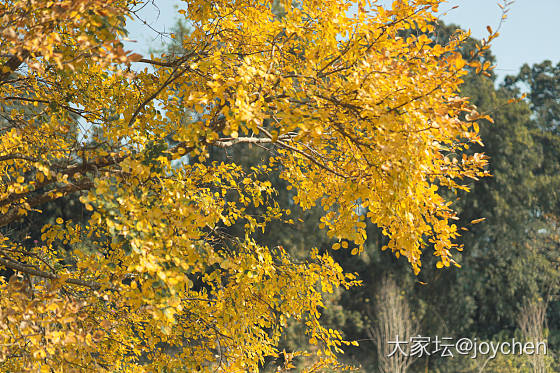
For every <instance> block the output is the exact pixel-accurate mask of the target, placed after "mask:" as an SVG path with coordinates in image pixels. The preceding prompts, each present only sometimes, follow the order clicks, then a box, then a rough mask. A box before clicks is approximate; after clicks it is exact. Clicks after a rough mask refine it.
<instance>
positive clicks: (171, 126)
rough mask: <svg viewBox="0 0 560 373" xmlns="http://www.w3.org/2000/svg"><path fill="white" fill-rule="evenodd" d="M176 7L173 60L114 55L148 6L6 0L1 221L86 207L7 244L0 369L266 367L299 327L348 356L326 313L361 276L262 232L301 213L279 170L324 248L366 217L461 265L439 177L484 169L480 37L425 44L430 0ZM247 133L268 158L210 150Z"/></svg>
mask: <svg viewBox="0 0 560 373" xmlns="http://www.w3.org/2000/svg"><path fill="white" fill-rule="evenodd" d="M185 3H186V4H185V5H186V8H185V9H181V10H179V13H180V14H181V15H183V16H184V17H185V20H186V22H188V24H189V25H192V32H190V33H185V34H184V35H182V40H180V41H179V42H180V43H181V45H182V49H181V51H182V52H181V53H180V54H178V55H171V56H169V57H162V58H156V57H152V58H143V57H142V56H140V55H138V54H135V53H130V52H125V51H124V50H123V48H122V44H121V42H120V39H121V38H122V37H123V36H124V34H125V31H124V26H125V21H126V19H127V18H132V17H134V16H135V12H136V10H137V9H139V8H140V7H141V6H142V3H141V2H140V1H137V0H122V1H115V2H106V1H100V0H82V1H56V2H55V1H53V2H47V1H42V0H31V1H29V0H26V1H23V0H3V1H2V2H1V3H0V19H1V20H2V22H1V23H0V24H1V25H2V26H0V35H1V39H0V43H1V47H2V53H3V54H2V56H1V57H0V58H1V60H0V69H1V71H0V108H1V112H0V115H1V122H0V140H1V141H0V144H1V145H0V167H1V179H0V227H6V226H8V225H9V224H13V223H14V222H18V221H22V220H23V221H24V220H25V219H29V218H30V217H32V216H37V215H40V214H42V213H43V210H42V209H43V208H44V206H46V205H47V204H48V203H50V202H52V201H55V200H57V199H60V198H65V197H68V196H74V197H76V198H78V199H79V201H80V203H81V204H82V206H83V208H84V209H85V211H87V213H85V217H86V218H85V219H84V220H85V221H78V220H76V219H69V218H67V217H66V218H63V217H62V216H58V217H57V218H56V219H55V221H54V222H53V223H52V224H44V225H43V226H42V227H41V232H42V235H41V237H40V240H37V242H33V243H32V244H30V243H28V242H25V243H24V242H22V241H21V239H20V238H19V236H17V235H13V234H11V233H12V232H11V231H9V230H5V231H3V234H2V235H1V236H0V240H1V243H0V266H1V267H3V268H4V269H10V270H12V271H14V272H15V273H16V275H15V276H12V277H11V278H10V279H9V280H8V279H6V280H4V279H2V280H0V292H1V294H2V296H1V298H0V330H1V332H0V346H1V347H0V367H1V368H2V370H5V371H27V370H38V369H40V370H43V371H73V370H76V371H81V370H84V371H85V370H88V369H89V370H91V369H93V370H98V371H134V372H139V371H170V370H174V369H186V370H188V371H193V370H202V371H207V370H208V371H210V370H211V371H216V370H221V371H228V372H234V371H254V370H256V369H257V367H258V365H259V364H261V363H262V362H263V361H264V359H265V357H267V356H278V355H279V351H278V349H277V347H276V346H277V343H278V340H279V338H280V336H281V334H282V332H283V329H284V327H285V325H286V322H287V320H288V319H289V318H293V319H296V320H304V321H305V327H306V333H307V337H308V339H309V343H310V344H312V345H316V348H315V351H316V354H317V355H318V356H320V360H318V361H317V364H315V365H314V366H313V367H310V369H311V370H313V369H319V368H320V367H321V366H323V365H325V364H336V362H335V360H336V359H335V355H336V353H337V352H341V351H342V350H341V348H342V347H343V345H344V344H349V343H350V342H347V341H344V340H342V338H341V336H340V333H339V332H338V331H336V330H332V329H328V328H325V327H323V326H322V324H321V322H320V316H321V315H320V310H321V309H322V307H323V305H324V303H323V300H324V296H323V294H324V293H330V292H332V291H333V289H334V288H336V287H340V286H343V287H350V286H353V285H356V284H357V281H356V277H355V276H354V275H353V274H345V273H343V271H342V269H341V267H340V265H339V264H337V262H336V261H335V260H333V258H332V256H331V255H330V254H329V252H328V251H327V252H319V251H318V250H317V249H314V248H309V252H310V255H309V258H310V259H308V260H305V261H301V260H296V259H295V258H293V257H292V256H290V255H289V254H288V253H287V251H286V250H285V249H284V248H283V247H281V246H273V247H272V246H271V247H268V246H265V245H262V244H259V243H258V242H257V241H256V240H255V238H254V237H255V235H256V232H257V231H261V232H264V233H266V231H267V225H268V224H269V223H270V222H271V221H274V220H279V221H284V222H286V224H290V223H291V221H290V211H289V210H287V209H283V208H280V207H279V205H278V204H277V202H276V201H275V200H274V197H275V190H274V188H273V187H272V185H271V182H270V181H269V180H268V175H269V174H270V172H271V171H272V170H278V171H279V175H280V177H281V178H282V180H284V181H285V183H286V185H287V188H289V189H291V190H293V193H294V197H293V203H295V204H297V205H298V206H299V207H300V208H301V209H303V210H306V209H309V208H311V207H312V206H314V205H321V206H322V209H323V213H322V216H321V218H320V221H319V222H317V223H318V225H319V227H320V228H321V229H325V230H326V232H327V234H328V235H329V237H331V238H333V239H334V240H336V241H337V242H336V243H335V244H334V245H333V247H332V249H333V250H337V249H340V248H342V249H346V248H349V247H350V248H352V249H351V254H356V253H359V252H360V251H361V250H363V245H364V242H365V240H366V236H367V235H366V222H365V221H366V220H367V221H369V222H370V223H371V224H374V225H376V226H377V227H379V229H380V230H381V231H382V233H383V234H384V235H385V236H386V237H387V243H386V245H385V246H384V249H388V250H390V251H392V252H394V253H395V255H396V256H403V257H405V258H407V260H408V261H409V262H410V265H411V267H412V268H413V270H414V271H415V272H416V273H417V272H418V271H420V267H421V260H420V255H421V254H422V251H423V250H424V249H425V248H426V247H433V254H434V255H435V256H436V257H437V267H438V268H441V267H446V266H450V265H451V264H454V263H455V262H454V259H453V251H454V250H455V249H457V248H459V247H458V246H457V244H456V243H455V241H454V240H455V239H456V238H457V236H458V228H457V226H456V225H455V224H454V223H453V222H454V220H456V214H455V213H454V211H453V210H452V209H451V208H450V203H449V202H448V200H447V199H446V198H444V197H443V196H442V193H441V189H442V188H447V189H449V190H461V189H465V186H464V185H463V183H464V179H465V178H473V179H476V178H478V177H481V176H484V175H485V174H486V172H485V171H484V170H483V167H484V166H485V164H486V160H485V157H484V156H483V155H482V154H480V153H471V154H466V153H465V152H464V151H465V149H467V148H468V146H469V145H470V144H471V143H473V142H479V141H480V140H479V138H478V135H477V132H478V125H477V122H476V121H477V120H478V119H480V117H481V116H480V115H479V114H478V113H477V112H476V110H475V108H474V107H473V106H472V105H471V104H470V103H469V101H468V99H466V98H462V97H461V96H460V95H459V86H460V84H461V83H462V77H463V76H464V75H465V74H466V69H465V68H466V67H467V66H471V67H473V68H476V69H478V70H481V69H482V70H484V69H486V68H488V66H487V65H481V64H480V62H479V61H478V59H477V58H475V57H476V55H477V54H478V53H483V52H484V51H485V50H486V49H487V48H488V44H487V41H485V42H484V43H482V44H481V45H480V46H479V47H478V50H477V51H476V53H475V56H473V58H472V60H469V61H467V60H465V59H464V58H463V57H462V56H461V54H460V53H458V52H457V48H459V47H460V46H461V44H462V42H463V41H464V40H465V39H466V38H467V35H466V34H464V33H461V32H457V33H456V34H455V35H453V37H452V38H451V39H450V40H449V41H448V42H447V43H444V44H440V43H434V41H433V39H430V37H429V35H430V34H431V33H432V32H433V30H434V21H435V16H434V14H435V12H437V8H438V5H439V3H440V1H439V0H419V1H415V2H408V1H396V2H394V4H393V7H392V8H391V9H385V8H383V7H381V6H376V5H375V4H373V5H372V4H366V2H364V1H358V2H356V3H351V2H346V1H341V0H328V1H321V2H317V1H311V0H304V1H301V2H298V3H293V2H292V1H282V2H280V3H279V4H274V5H273V4H272V3H271V2H270V1H246V0H244V1H241V0H240V1H212V2H206V1H198V0H189V1H186V2H185ZM278 6H280V7H281V8H282V17H277V16H275V15H274V13H273V9H272V8H273V7H274V8H275V10H276V11H277V7H278ZM352 6H357V9H358V11H357V12H351V11H350V9H351V7H352ZM406 30H417V31H419V32H418V33H414V32H413V33H410V32H407V31H406ZM493 37H495V34H493V33H491V35H490V36H489V40H491V39H492V38H493ZM143 66H146V68H145V69H142V67H143ZM148 67H149V68H148ZM238 146H258V147H262V148H263V149H266V151H267V152H269V153H270V156H269V157H267V158H266V159H265V160H263V161H262V162H259V163H258V164H257V165H255V166H253V167H251V168H249V169H246V168H243V167H241V166H240V165H239V164H238V163H237V162H236V160H235V159H227V161H224V162H208V156H209V152H211V151H212V149H214V148H222V149H228V148H232V147H238ZM254 208H260V210H258V211H259V213H258V214H253V213H251V212H253V211H257V210H254ZM232 225H241V226H242V227H243V229H242V231H241V232H240V233H238V234H236V235H231V234H229V233H228V232H227V229H226V228H227V227H229V226H232ZM86 242H87V244H84V243H86Z"/></svg>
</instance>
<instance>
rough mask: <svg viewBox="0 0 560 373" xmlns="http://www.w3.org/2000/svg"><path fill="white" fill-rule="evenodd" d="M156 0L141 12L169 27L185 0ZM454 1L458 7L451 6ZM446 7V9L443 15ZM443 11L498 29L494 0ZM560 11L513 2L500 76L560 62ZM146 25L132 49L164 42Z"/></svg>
mask: <svg viewBox="0 0 560 373" xmlns="http://www.w3.org/2000/svg"><path fill="white" fill-rule="evenodd" d="M154 2H155V4H157V6H158V8H159V12H158V9H157V8H155V7H154V6H153V5H151V4H148V5H147V6H146V7H145V8H144V9H143V10H142V12H141V14H142V17H143V18H144V19H145V20H146V21H147V22H148V23H149V24H150V25H151V26H152V27H153V28H154V29H157V30H166V31H169V30H170V29H171V28H172V26H173V24H174V23H175V20H176V19H177V18H176V12H175V10H174V7H175V6H177V5H180V6H183V7H186V5H185V4H184V3H182V2H181V1H178V0H160V1H158V0H156V1H154ZM379 3H390V1H389V0H382V1H379ZM456 5H457V6H458V8H456V9H451V8H453V7H454V6H456ZM445 12H447V14H446V15H443V13H445ZM440 13H442V17H441V18H442V19H443V20H444V21H445V22H447V23H455V24H458V25H460V26H461V27H463V28H464V29H470V30H471V31H472V36H473V37H475V38H482V37H486V36H487V35H488V32H487V31H486V26H487V25H490V26H491V27H492V28H493V29H495V28H496V27H497V26H498V24H499V23H500V17H501V9H500V8H499V7H498V5H497V2H496V1H495V0H449V1H447V2H446V3H444V4H442V6H441V8H440ZM559 17H560V0H516V1H515V2H514V3H513V4H512V5H511V6H510V11H509V13H508V18H507V19H506V21H505V22H504V24H503V25H502V28H501V30H500V37H499V38H498V39H496V40H494V42H493V45H492V52H493V53H494V54H495V55H496V56H497V66H496V73H497V74H498V76H499V77H503V76H505V75H508V74H515V73H516V72H517V71H518V70H519V68H520V67H521V66H522V65H523V64H524V63H529V64H533V63H537V62H541V61H543V60H546V59H549V60H552V62H553V63H555V64H556V63H558V62H560V38H559V37H558V30H557V29H556V27H557V26H558V25H556V22H558V19H559ZM145 30H146V27H145V26H144V25H142V24H140V23H139V22H134V23H131V24H129V31H130V36H129V37H130V38H131V39H133V40H136V43H128V45H127V47H128V48H129V49H134V50H135V51H137V52H139V53H147V51H148V50H149V48H150V47H152V48H153V47H156V46H158V45H160V40H161V39H159V38H157V34H156V33H155V32H146V31H145Z"/></svg>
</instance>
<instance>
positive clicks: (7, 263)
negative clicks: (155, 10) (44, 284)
mask: <svg viewBox="0 0 560 373" xmlns="http://www.w3.org/2000/svg"><path fill="white" fill-rule="evenodd" d="M0 265H2V266H4V267H6V268H10V269H13V270H14V271H18V272H22V273H26V274H28V275H31V276H38V277H43V278H49V279H51V280H58V279H60V276H58V275H56V274H54V273H51V272H45V271H41V270H38V269H34V268H30V267H28V266H26V265H25V264H23V263H20V262H16V261H14V260H7V259H4V258H0ZM64 282H66V283H67V284H73V285H79V286H85V287H88V288H90V289H94V290H99V289H101V284H99V283H97V282H94V281H86V280H80V279H76V278H67V279H66V280H64Z"/></svg>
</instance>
